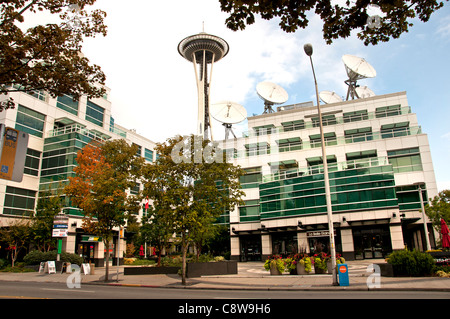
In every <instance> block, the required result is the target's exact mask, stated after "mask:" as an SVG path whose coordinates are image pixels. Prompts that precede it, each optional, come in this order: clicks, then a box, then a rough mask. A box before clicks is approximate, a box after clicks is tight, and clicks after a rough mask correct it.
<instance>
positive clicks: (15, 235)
mask: <svg viewBox="0 0 450 319" xmlns="http://www.w3.org/2000/svg"><path fill="white" fill-rule="evenodd" d="M30 230H31V227H30V221H29V220H26V219H20V220H17V221H15V222H13V223H11V224H10V225H9V226H8V227H4V228H0V241H3V242H6V244H7V245H8V247H6V250H7V251H8V252H9V253H10V255H11V265H12V267H14V263H15V262H16V260H17V257H18V256H19V253H20V252H21V251H22V250H23V249H26V248H27V245H28V243H29V239H30V235H31V231H30Z"/></svg>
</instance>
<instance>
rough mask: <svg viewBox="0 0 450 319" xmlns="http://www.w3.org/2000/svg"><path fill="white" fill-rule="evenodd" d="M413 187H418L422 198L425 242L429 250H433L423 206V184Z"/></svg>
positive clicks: (422, 206) (416, 184)
mask: <svg viewBox="0 0 450 319" xmlns="http://www.w3.org/2000/svg"><path fill="white" fill-rule="evenodd" d="M413 185H415V186H417V187H418V189H417V190H418V191H419V198H420V207H421V209H422V221H423V230H424V232H425V242H426V243H427V250H431V245H430V236H429V235H428V227H427V222H426V220H425V206H424V205H423V196H422V190H423V189H422V185H423V184H422V183H414V184H413Z"/></svg>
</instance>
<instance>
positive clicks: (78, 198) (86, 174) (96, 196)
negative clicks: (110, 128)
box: [65, 139, 144, 281]
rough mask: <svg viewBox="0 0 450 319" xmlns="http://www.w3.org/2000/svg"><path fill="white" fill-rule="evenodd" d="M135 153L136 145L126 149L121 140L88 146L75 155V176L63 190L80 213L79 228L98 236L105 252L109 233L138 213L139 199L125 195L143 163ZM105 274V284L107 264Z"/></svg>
mask: <svg viewBox="0 0 450 319" xmlns="http://www.w3.org/2000/svg"><path fill="white" fill-rule="evenodd" d="M136 152H137V145H128V144H127V142H126V141H125V140H123V139H121V140H113V141H107V142H105V143H104V144H101V145H98V144H95V143H91V144H88V145H87V146H85V147H84V148H83V149H82V150H81V151H80V152H78V155H77V163H78V166H77V167H75V168H74V172H75V174H76V176H75V177H69V184H68V185H67V186H66V187H65V191H66V194H67V195H68V196H70V197H71V200H72V202H73V204H75V205H77V206H78V207H79V208H81V209H82V210H83V212H84V215H85V218H84V220H83V228H84V229H85V230H86V231H87V232H89V233H92V234H94V235H98V236H101V237H102V238H103V242H104V244H105V247H106V248H107V251H108V252H109V249H108V247H109V244H110V242H111V240H112V236H113V233H114V231H113V229H114V228H115V227H120V226H123V225H124V224H125V221H126V219H127V214H131V213H136V212H138V211H139V209H140V206H139V200H140V199H139V195H127V190H128V189H130V188H132V187H133V186H135V185H136V181H137V179H138V178H139V176H140V170H141V166H142V164H143V161H144V159H143V158H142V157H137V156H135V155H136ZM108 254H109V253H108ZM108 257H109V256H106V258H107V259H106V260H109V258H108ZM105 272H106V276H105V281H106V280H108V262H107V263H106V270H105Z"/></svg>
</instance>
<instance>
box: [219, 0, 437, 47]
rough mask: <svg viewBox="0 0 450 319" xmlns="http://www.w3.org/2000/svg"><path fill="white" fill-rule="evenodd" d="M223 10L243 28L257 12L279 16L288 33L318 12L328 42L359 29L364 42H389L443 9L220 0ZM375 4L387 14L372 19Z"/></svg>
mask: <svg viewBox="0 0 450 319" xmlns="http://www.w3.org/2000/svg"><path fill="white" fill-rule="evenodd" d="M219 2H220V7H221V9H222V11H224V12H227V13H230V15H229V17H228V18H227V19H226V21H225V24H226V26H227V27H228V28H229V29H231V30H233V31H237V30H239V29H240V30H243V29H245V27H246V26H247V25H251V24H253V23H254V22H255V14H259V15H260V16H261V18H263V19H265V20H271V19H274V18H279V19H280V23H279V25H280V27H281V29H282V30H283V31H285V32H295V31H296V30H297V29H298V28H301V29H305V28H306V27H307V26H308V23H309V20H308V13H313V14H314V13H315V14H316V15H318V16H320V18H321V19H322V21H323V29H322V30H323V38H324V39H325V41H326V43H327V44H331V43H332V42H333V40H334V39H338V38H347V37H349V36H350V34H351V32H352V31H353V30H357V31H359V32H358V38H359V39H360V40H362V41H364V44H365V45H368V44H373V45H375V44H377V43H378V42H379V41H381V42H387V41H389V40H390V38H391V37H392V38H394V39H396V38H399V37H400V35H402V34H403V33H405V32H408V30H409V28H410V27H412V26H413V23H412V22H411V21H412V20H413V19H414V18H418V19H419V20H420V21H423V22H427V21H428V20H429V19H430V17H431V14H432V13H433V12H435V11H436V10H438V9H440V8H442V6H443V5H444V3H443V2H441V1H434V0H402V1H388V0H379V1H376V2H373V1H369V0H365V1H345V2H343V1H342V2H336V1H331V0H325V1H323V0H312V1H301V0H276V1H267V0H219ZM374 4H376V6H377V7H379V9H380V10H381V11H382V12H383V13H384V15H383V16H382V17H380V19H379V20H372V18H369V13H368V11H369V9H370V8H371V6H372V7H373V5H374Z"/></svg>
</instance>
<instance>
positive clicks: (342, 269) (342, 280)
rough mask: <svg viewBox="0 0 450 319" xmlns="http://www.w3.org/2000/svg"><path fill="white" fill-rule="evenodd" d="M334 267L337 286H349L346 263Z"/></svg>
mask: <svg viewBox="0 0 450 319" xmlns="http://www.w3.org/2000/svg"><path fill="white" fill-rule="evenodd" d="M336 268H337V270H338V271H337V273H338V280H339V286H350V281H349V279H348V265H347V264H338V265H337V267H336Z"/></svg>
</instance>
